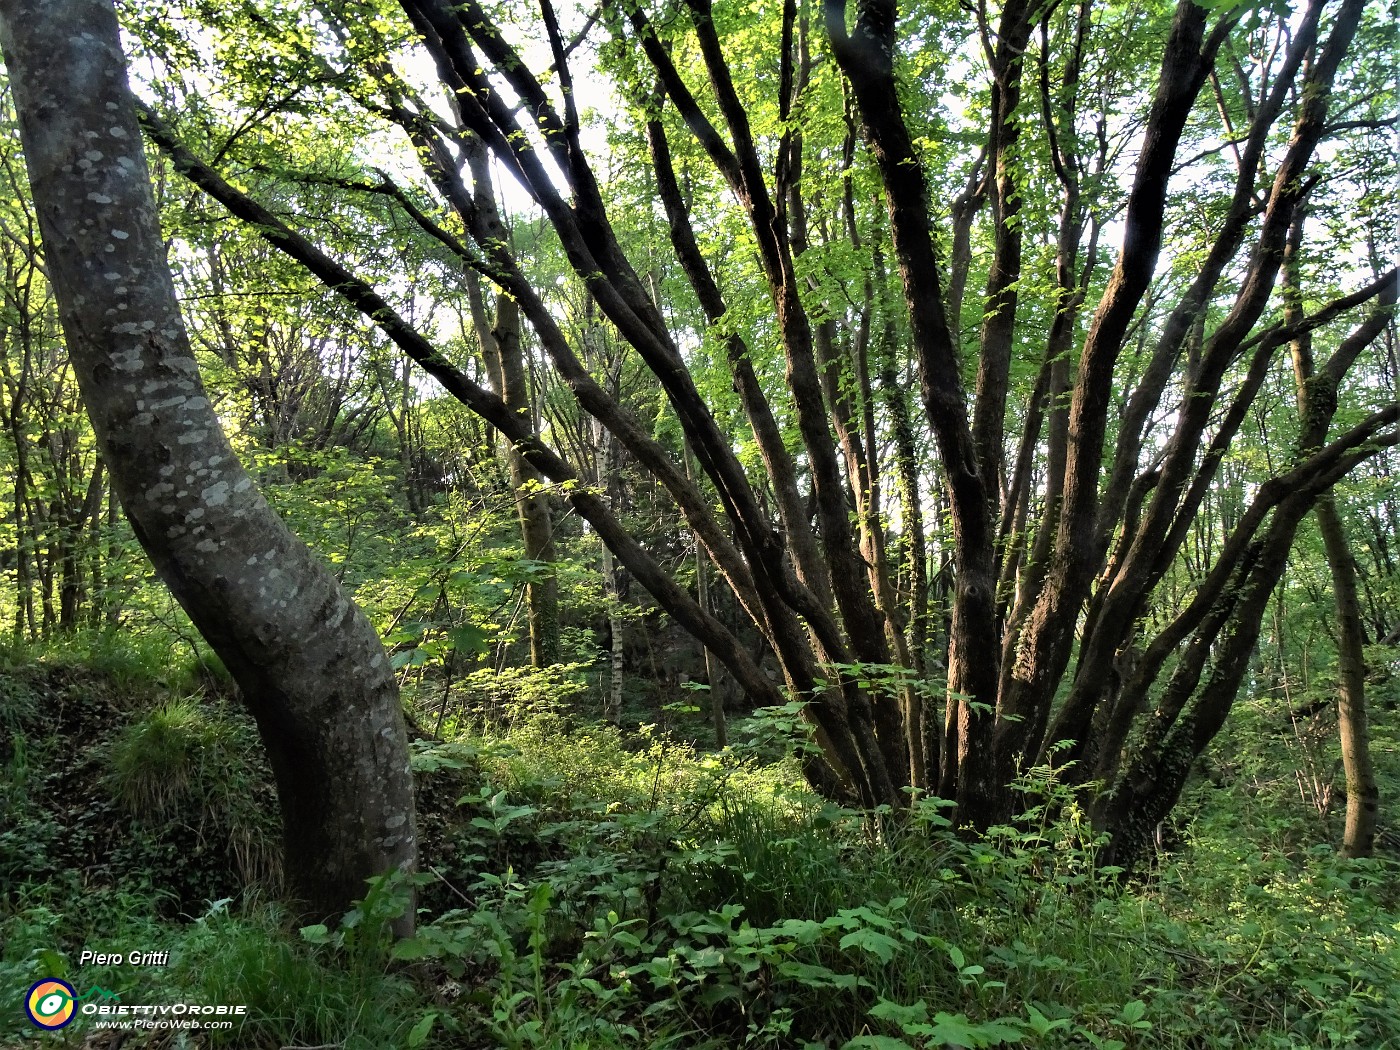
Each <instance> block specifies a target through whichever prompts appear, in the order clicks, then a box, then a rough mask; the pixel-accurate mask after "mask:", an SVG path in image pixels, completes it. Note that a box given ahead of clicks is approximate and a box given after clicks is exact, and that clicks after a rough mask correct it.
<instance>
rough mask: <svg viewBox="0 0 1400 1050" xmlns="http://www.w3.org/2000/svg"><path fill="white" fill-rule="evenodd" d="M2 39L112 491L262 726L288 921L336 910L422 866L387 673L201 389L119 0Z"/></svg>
mask: <svg viewBox="0 0 1400 1050" xmlns="http://www.w3.org/2000/svg"><path fill="white" fill-rule="evenodd" d="M0 30H2V31H3V32H2V33H0V43H3V46H4V55H5V62H6V65H7V67H8V70H9V73H10V77H11V84H12V87H13V90H14V93H15V98H16V102H17V106H18V110H19V114H20V122H21V133H22V137H23V143H24V148H25V154H26V161H27V163H28V167H29V174H30V182H31V185H32V187H33V194H34V201H35V206H36V209H37V211H38V214H39V222H40V228H41V231H42V234H43V241H44V247H45V252H46V258H47V263H48V271H49V276H50V280H51V281H52V285H53V289H54V293H55V295H56V297H57V299H58V302H59V310H60V316H61V318H62V321H63V326H64V331H65V333H66V334H67V338H68V346H69V352H70V355H71V357H72V361H73V365H74V369H75V371H76V373H77V376H78V381H79V383H80V385H81V388H82V391H83V396H84V399H85V401H86V405H87V409H88V413H89V416H90V417H91V419H92V424H93V429H94V432H95V433H96V436H97V441H98V444H99V446H100V448H101V450H102V454H103V457H104V460H105V462H106V464H107V468H108V470H109V471H110V473H111V477H112V481H113V484H114V486H115V488H116V490H117V492H118V494H119V496H120V498H121V500H122V504H123V506H124V507H125V509H126V513H127V517H128V519H129V520H130V522H131V525H132V528H133V530H134V531H135V533H136V535H137V537H138V539H139V540H140V541H141V543H142V546H143V547H144V548H145V549H146V551H147V553H148V554H149V555H150V557H151V560H152V562H153V563H154V565H155V567H156V569H157V571H158V572H159V574H160V575H161V577H162V579H164V580H165V582H166V583H167V585H168V586H169V587H170V589H171V591H172V592H173V593H174V595H175V596H176V598H177V599H178V600H179V601H180V603H181V604H182V605H183V606H184V607H185V609H186V610H187V611H188V612H189V614H190V618H191V619H192V620H193V621H194V623H195V625H196V626H197V627H198V628H199V630H200V631H201V633H202V634H203V635H204V636H205V638H206V639H207V640H208V641H209V643H210V644H211V645H212V646H213V648H214V649H215V651H216V652H218V654H219V655H220V657H221V658H222V659H223V661H224V663H225V665H226V666H227V667H228V668H229V670H230V672H231V673H232V674H233V676H234V678H235V679H236V680H237V681H238V683H239V685H240V687H241V689H242V692H243V695H244V697H245V698H246V701H247V704H248V706H249V709H250V710H251V712H252V714H253V716H254V718H255V719H256V720H257V723H258V727H259V730H260V732H261V735H262V738H263V741H264V743H265V745H266V747H267V749H268V755H269V758H270V760H271V764H272V767H273V772H274V774H275V776H276V779H277V786H278V796H279V800H280V802H281V807H282V815H283V821H284V826H285V831H286V838H285V847H286V865H285V868H286V872H287V875H288V877H289V880H290V883H291V889H292V892H293V893H294V894H295V896H296V898H297V900H298V910H299V913H300V914H302V915H305V916H312V917H326V916H331V915H334V914H338V913H341V912H343V911H344V910H345V909H346V908H347V907H348V906H349V904H350V902H351V901H352V900H354V899H355V898H357V897H361V896H363V895H364V892H365V879H366V878H368V877H370V876H373V875H379V874H383V873H385V872H388V871H390V870H393V869H396V868H412V867H413V865H414V863H415V861H416V846H415V837H414V816H413V784H412V776H411V773H410V770H409V767H408V748H407V741H406V737H405V732H404V722H403V714H402V711H401V709H400V707H399V703H398V692H397V688H396V685H395V681H394V677H393V675H392V673H391V672H390V669H389V666H388V661H387V660H386V659H385V656H384V653H383V650H382V648H381V646H380V644H379V639H378V638H377V637H376V636H375V634H374V631H373V629H372V628H371V627H370V625H369V624H368V622H367V621H366V620H365V619H364V617H363V615H362V614H361V613H360V612H359V610H358V609H357V608H356V607H355V605H354V604H353V602H351V601H350V599H349V598H348V597H347V596H346V595H345V594H344V593H343V592H342V591H341V589H340V587H339V586H338V585H337V584H336V582H335V579H334V577H333V576H332V575H331V574H330V573H329V572H328V571H326V569H325V568H324V567H323V566H321V565H320V563H319V562H317V561H316V560H315V559H314V558H313V556H312V555H311V553H310V551H309V550H308V549H307V548H306V546H305V545H304V544H302V543H301V542H300V541H299V540H297V539H296V537H294V536H292V535H291V533H290V532H288V531H287V529H286V527H285V526H284V525H283V524H282V522H281V521H280V520H279V519H278V518H277V516H276V515H275V514H274V513H273V512H272V510H271V509H270V508H269V507H268V505H267V503H266V502H265V501H264V500H263V498H262V496H261V494H260V493H259V492H258V490H257V488H256V486H255V485H254V484H253V482H252V480H251V479H250V478H249V477H248V476H247V474H246V473H245V472H244V471H243V469H242V467H241V466H240V465H239V463H238V461H237V459H236V458H235V456H234V454H233V451H232V450H231V449H230V447H229V445H228V442H227V441H226V440H225V438H224V436H223V434H222V432H221V430H220V428H219V421H218V418H217V416H216V415H215V413H214V411H213V409H212V408H211V406H210V404H209V401H208V399H207V398H206V396H205V394H204V390H203V386H202V384H201V382H200V377H199V373H198V369H197V366H196V364H195V361H194V357H193V355H192V353H191V350H190V346H189V340H188V336H187V335H186V332H185V327H184V323H183V321H182V319H181V316H180V311H179V305H178V303H177V300H176V297H175V289H174V286H173V284H172V281H171V276H170V271H169V268H168V266H167V264H166V261H165V247H164V243H163V241H162V235H161V230H160V223H159V216H158V213H157V211H156V205H155V201H154V198H153V195H152V192H151V187H150V180H149V174H148V171H147V168H146V162H145V157H144V154H143V151H142V145H141V134H140V129H139V127H138V125H137V121H136V114H135V110H134V107H133V103H132V99H131V96H130V91H129V88H128V85H127V78H126V67H125V59H124V57H123V54H122V50H121V44H120V40H119V36H118V29H117V22H116V16H115V13H114V11H113V8H112V5H111V3H110V2H109V0H70V2H65V3H46V4H31V3H21V2H19V0H5V2H4V3H0ZM412 921H413V917H412V912H411V911H410V912H409V914H408V915H407V916H405V917H404V920H403V921H402V922H401V923H400V928H401V930H402V931H405V932H406V931H407V930H410V929H411V927H412Z"/></svg>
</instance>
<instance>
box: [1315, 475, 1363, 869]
mask: <svg viewBox="0 0 1400 1050" xmlns="http://www.w3.org/2000/svg"><path fill="white" fill-rule="evenodd" d="M1313 515H1314V516H1315V517H1316V518H1317V528H1318V531H1319V532H1321V533H1322V543H1323V546H1324V547H1325V548H1326V550H1327V567H1328V568H1329V569H1330V570H1331V573H1332V594H1333V596H1334V598H1335V600H1336V607H1337V734H1338V736H1340V737H1341V744H1342V771H1343V774H1344V775H1345V777H1346V785H1347V815H1346V827H1345V830H1344V831H1343V832H1342V848H1341V853H1342V856H1344V857H1369V856H1370V855H1371V850H1372V849H1373V848H1374V846H1375V839H1376V822H1377V816H1378V811H1379V809H1380V790H1379V789H1378V787H1377V786H1376V771H1375V769H1374V767H1373V766H1372V764H1371V734H1370V729H1369V728H1368V726H1367V723H1366V660H1365V656H1364V654H1363V651H1362V647H1363V645H1364V643H1365V640H1366V639H1365V632H1364V631H1363V630H1362V627H1361V603H1360V601H1359V600H1358V599H1357V593H1356V566H1355V564H1354V563H1353V562H1352V560H1351V550H1350V549H1349V548H1348V546H1347V539H1346V533H1345V531H1344V530H1343V529H1342V519H1341V516H1340V515H1339V514H1338V513H1337V505H1336V502H1335V501H1334V499H1333V497H1332V495H1331V493H1328V494H1327V495H1326V496H1324V497H1323V498H1322V499H1321V500H1320V501H1318V504H1317V506H1316V507H1315V508H1314V509H1313Z"/></svg>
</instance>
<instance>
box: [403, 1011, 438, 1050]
mask: <svg viewBox="0 0 1400 1050" xmlns="http://www.w3.org/2000/svg"><path fill="white" fill-rule="evenodd" d="M437 1019H438V1015H437V1013H436V1012H434V1013H429V1014H424V1015H423V1019H422V1020H421V1021H419V1022H418V1023H417V1024H416V1025H414V1026H413V1027H412V1028H411V1029H409V1032H408V1045H409V1046H410V1047H414V1046H422V1045H423V1044H424V1043H425V1042H427V1041H428V1033H429V1032H431V1031H432V1030H433V1025H434V1024H435V1023H436V1022H437Z"/></svg>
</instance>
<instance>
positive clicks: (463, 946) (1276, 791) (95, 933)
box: [0, 652, 1400, 1050]
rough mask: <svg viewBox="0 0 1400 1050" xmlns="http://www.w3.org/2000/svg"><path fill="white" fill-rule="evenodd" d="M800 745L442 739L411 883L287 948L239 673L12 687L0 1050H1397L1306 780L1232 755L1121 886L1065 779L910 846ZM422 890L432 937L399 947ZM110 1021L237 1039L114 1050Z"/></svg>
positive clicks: (267, 804) (1349, 864)
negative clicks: (397, 934)
mask: <svg viewBox="0 0 1400 1050" xmlns="http://www.w3.org/2000/svg"><path fill="white" fill-rule="evenodd" d="M1246 724H1247V723H1246ZM449 728H454V727H450V726H449ZM1241 731H1242V732H1250V731H1254V732H1257V730H1248V729H1245V730H1241ZM783 732H784V727H783V726H782V725H781V724H778V723H775V722H774V721H773V720H771V719H770V720H767V721H762V720H760V721H757V722H753V723H750V724H748V725H747V726H741V727H736V733H735V738H736V739H740V740H748V741H750V743H749V744H746V745H740V746H738V747H736V748H734V749H731V750H730V751H728V752H726V753H724V754H712V753H706V752H703V751H699V750H697V749H696V748H695V747H694V746H693V745H692V744H689V743H686V742H684V741H682V740H680V739H678V738H677V737H675V736H674V735H671V734H667V733H662V732H660V731H658V730H655V729H643V730H641V731H638V732H632V733H624V732H621V731H619V730H616V729H614V728H612V727H606V726H598V725H596V724H591V723H588V722H585V721H582V720H579V719H576V718H571V717H570V716H569V715H567V714H566V713H562V712H559V711H552V712H550V711H538V710H536V711H531V712H518V713H517V716H516V717H514V718H513V719H510V720H508V721H502V722H499V723H497V724H495V725H493V726H491V727H490V728H489V731H488V730H486V729H484V728H483V727H481V726H475V727H472V732H470V733H468V732H465V731H464V732H462V733H461V734H460V735H459V736H458V737H457V738H456V739H453V740H449V741H435V740H429V739H426V738H425V739H420V740H418V741H417V742H416V743H415V744H414V750H415V755H414V765H415V768H416V770H417V772H418V776H419V823H420V834H421V838H422V848H423V865H422V874H420V875H419V876H417V877H416V878H415V879H414V880H411V881H412V885H410V880H404V879H389V880H383V881H381V882H379V883H377V884H375V885H374V886H372V887H367V893H366V898H365V900H364V902H363V903H362V904H361V905H360V907H359V908H357V909H356V911H354V912H352V913H351V915H349V916H347V917H346V919H345V920H344V922H342V924H341V925H340V926H338V927H336V928H333V929H326V928H324V927H306V928H303V929H298V928H297V927H296V925H295V924H294V923H292V922H290V921H289V920H288V919H287V918H286V916H285V914H284V913H283V912H282V910H281V909H280V908H279V906H278V904H277V879H278V862H277V855H278V849H277V843H278V841H279V838H280V829H279V827H278V818H277V813H276V806H275V795H274V792H273V789H272V786H271V783H270V779H269V776H268V773H267V770H266V767H265V766H264V764H263V762H262V758H261V751H260V748H259V746H258V742H257V737H256V733H255V732H254V730H253V728H252V726H251V725H250V724H249V722H248V721H247V719H246V717H245V716H244V715H243V714H242V713H241V710H240V709H239V708H238V706H237V705H236V703H235V702H234V700H233V698H232V696H231V695H230V694H229V693H228V691H227V690H226V689H225V688H223V687H221V686H220V685H219V684H218V680H217V678H216V677H212V676H210V675H209V674H207V673H204V672H202V671H200V670H199V669H197V668H196V669H191V668H188V667H179V666H173V665H172V664H171V661H169V659H168V656H167V658H166V659H164V660H162V659H161V658H159V657H158V656H157V657H156V658H152V657H151V656H150V655H149V654H144V655H143V654H141V653H134V654H132V653H122V652H106V653H101V654H94V653H87V654H85V655H84V656H83V657H82V658H81V659H74V658H71V657H69V658H60V657H55V656H46V657H41V658H35V657H33V656H32V654H31V655H30V656H26V657H25V658H24V659H12V660H11V661H9V663H8V664H7V665H6V666H4V667H3V668H0V762H2V763H3V776H0V887H3V889H4V895H3V903H0V994H3V995H8V996H11V1002H12V1006H11V1007H9V1008H6V1009H4V1010H0V1047H20V1046H56V1047H57V1046H63V1047H91V1048H99V1047H100V1048H104V1050H118V1048H121V1050H137V1048H145V1050H149V1048H176V1047H198V1048H204V1047H211V1048H212V1047H233V1048H238V1050H242V1048H248V1050H262V1048H284V1047H336V1048H339V1050H389V1048H399V1047H405V1048H413V1047H425V1048H432V1047H444V1048H447V1047H507V1048H521V1050H525V1048H557V1050H584V1048H611V1047H646V1048H660V1047H675V1048H684V1050H691V1048H707V1047H708V1048H728V1047H774V1048H784V1047H793V1048H800V1050H818V1048H826V1047H831V1048H843V1050H861V1048H868V1050H909V1048H923V1047H943V1046H949V1047H991V1046H1002V1045H1021V1046H1028V1047H1052V1048H1053V1047H1091V1048H1100V1050H1125V1048H1138V1047H1141V1048H1149V1047H1150V1048H1157V1047H1162V1048H1175V1047H1180V1048H1188V1047H1190V1048H1207V1047H1209V1048H1214V1047H1263V1048H1275V1047H1278V1048H1282V1047H1297V1048H1302V1047H1338V1048H1355V1050H1382V1048H1386V1047H1397V1048H1400V1006H1397V1004H1400V877H1397V876H1400V864H1397V862H1396V858H1395V857H1394V856H1390V857H1386V856H1382V857H1379V858H1377V859H1374V860H1368V861H1342V860H1339V859H1338V858H1337V857H1336V856H1335V853H1334V849H1333V845H1332V842H1331V840H1330V839H1329V838H1328V837H1327V836H1328V832H1329V826H1328V824H1327V823H1326V820H1325V819H1324V818H1325V817H1326V816H1327V814H1326V812H1325V811H1324V812H1322V813H1321V814H1319V812H1317V811H1316V809H1314V810H1308V809H1306V807H1303V806H1302V805H1300V802H1299V798H1300V794H1299V792H1300V786H1301V785H1303V784H1304V783H1305V780H1304V778H1303V777H1302V775H1301V774H1299V775H1297V776H1295V777H1293V778H1292V779H1291V780H1290V778H1288V777H1287V776H1285V775H1280V776H1278V777H1275V778H1272V779H1271V778H1269V777H1267V776H1264V775H1262V774H1261V773H1260V771H1259V769H1257V768H1255V767H1252V766H1251V767H1248V768H1246V765H1244V764H1242V763H1243V760H1242V759H1239V758H1238V757H1236V758H1235V759H1233V760H1232V761H1231V762H1230V763H1227V762H1226V761H1225V760H1224V759H1219V760H1217V763H1216V767H1215V768H1214V769H1213V770H1212V771H1211V774H1212V775H1211V777H1209V778H1206V777H1202V778H1201V780H1200V783H1199V784H1197V785H1196V786H1195V787H1194V788H1193V789H1192V792H1191V794H1190V797H1189V798H1188V799H1187V800H1185V802H1184V803H1183V805H1182V807H1181V808H1180V812H1179V814H1178V819H1177V822H1176V825H1175V826H1174V827H1173V828H1171V829H1167V830H1168V839H1169V841H1170V845H1171V849H1170V850H1169V851H1165V852H1161V853H1159V854H1158V855H1157V856H1156V857H1155V858H1154V860H1153V863H1152V866H1151V869H1150V870H1148V871H1144V872H1141V873H1136V874H1134V875H1133V876H1132V877H1126V876H1124V875H1123V874H1122V873H1117V872H1113V871H1104V870H1101V869H1097V868H1096V867H1095V865H1094V863H1093V856H1094V845H1095V843H1094V838H1093V835H1092V832H1091V831H1090V829H1089V828H1088V827H1087V825H1086V824H1085V823H1084V821H1083V819H1082V814H1081V813H1080V812H1079V810H1078V808H1077V806H1076V804H1075V800H1074V798H1073V796H1072V795H1071V794H1069V793H1068V792H1066V791H1065V790H1064V789H1062V788H1059V787H1058V786H1056V785H1055V784H1053V783H1050V782H1046V781H1037V780H1035V779H1028V780H1027V781H1026V782H1025V784H1024V785H1023V787H1024V790H1025V803H1026V816H1025V818H1024V819H1023V820H1021V821H1019V822H1018V823H1017V825H1016V826H1015V827H1007V828H1000V829H994V830H993V831H992V832H991V833H990V834H988V835H987V836H986V837H985V838H983V839H981V840H977V841H968V840H967V839H965V838H960V837H958V836H955V835H953V834H952V833H951V830H950V829H949V828H948V826H947V821H946V820H945V819H944V818H943V816H942V815H941V809H942V807H941V806H940V804H939V803H938V802H937V801H936V800H925V801H924V802H921V803H920V804H918V805H917V806H916V807H915V809H914V814H913V819H912V820H911V821H909V822H907V823H906V824H905V825H903V826H901V827H899V828H897V829H896V828H894V827H892V826H891V825H889V824H888V823H883V824H882V823H881V822H880V821H879V820H874V821H872V820H871V819H870V818H868V817H866V816H862V815H860V814H857V813H852V812H849V811H845V810H841V809H837V808H835V807H832V806H829V805H825V804H823V803H822V802H821V801H820V800H818V799H816V798H814V797H813V796H812V795H811V794H810V793H809V792H807V791H806V789H805V788H804V787H803V786H802V785H801V783H800V781H799V778H798V777H797V775H796V772H795V768H794V766H793V765H792V763H791V762H788V761H781V760H779V761H774V760H772V756H773V755H775V754H777V753H778V751H777V750H775V742H780V741H781V738H782V736H783ZM1260 739H1264V737H1262V736H1261V737H1260V738H1259V739H1255V740H1251V741H1246V742H1244V744H1241V742H1240V741H1238V740H1237V741H1235V742H1234V743H1235V744H1236V745H1241V750H1230V742H1229V741H1228V740H1227V741H1224V743H1225V745H1226V747H1225V748H1224V749H1223V750H1222V752H1221V753H1222V754H1225V755H1239V754H1242V753H1246V752H1248V753H1257V752H1258V751H1259V750H1260V748H1261V746H1262V745H1261V744H1260V743H1259V740H1260ZM1294 757H1295V758H1296V756H1294ZM1378 758H1379V759H1381V760H1382V765H1384V766H1386V768H1385V769H1384V770H1383V773H1384V775H1385V777H1386V778H1387V782H1389V783H1394V782H1395V781H1396V780H1400V770H1396V769H1395V768H1391V767H1393V766H1394V764H1395V761H1394V760H1395V754H1394V750H1393V749H1389V750H1385V749H1383V751H1382V754H1380V755H1378ZM1387 763H1388V765H1387ZM1295 772H1296V770H1295ZM1285 789H1286V790H1285ZM1302 797H1304V798H1306V794H1305V793H1304V795H1303V796H1302ZM410 893H414V894H416V899H417V906H418V909H419V926H418V934H417V936H415V937H414V938H412V939H410V940H408V941H401V942H398V943H393V942H392V941H391V939H390V938H389V936H388V926H389V923H390V921H391V920H392V919H393V918H394V917H395V916H396V915H398V914H400V913H401V912H402V910H403V908H404V907H406V906H408V901H409V899H410ZM84 953H87V954H86V955H85V954H84ZM132 953H136V959H135V961H133V960H132V957H131V956H132ZM97 956H112V957H115V956H120V957H121V961H120V962H113V961H112V960H111V959H110V958H109V959H106V960H101V961H98V960H96V958H95V957H97ZM55 978H56V979H61V980H65V981H67V982H69V984H70V985H71V986H72V987H73V988H74V989H75V991H76V994H77V996H78V1000H79V1001H78V1003H77V1004H75V1008H76V1012H77V1016H76V1018H75V1020H74V1022H73V1023H72V1024H71V1025H69V1026H67V1027H65V1028H64V1029H62V1030H61V1031H55V1032H44V1031H41V1030H40V1029H39V1028H37V1027H36V1026H35V1025H33V1024H31V1023H30V1022H29V1021H28V1020H27V1018H26V1017H25V1015H24V1013H23V1012H22V1009H21V1002H22V1000H23V999H24V997H25V995H26V990H27V989H29V988H31V986H33V985H35V984H36V983H37V982H40V981H43V980H45V979H55ZM118 1004H122V1005H125V1006H127V1007H128V1014H127V1015H126V1016H128V1017H135V1018H137V1019H138V1020H140V1021H145V1022H149V1023H152V1024H154V1022H156V1021H160V1020H162V1019H170V1018H172V1017H178V1018H180V1020H181V1021H182V1023H184V1022H190V1021H192V1020H194V1019H195V1018H199V1019H200V1022H201V1024H204V1023H207V1020H206V1018H207V1016H212V1019H213V1020H214V1021H215V1022H217V1023H219V1024H224V1023H225V1021H224V1020H221V1018H223V1017H236V1020H231V1021H229V1022H228V1024H229V1027H228V1028H227V1029H226V1030H223V1029H209V1028H199V1029H196V1028H192V1027H187V1026H182V1027H164V1028H157V1027H153V1026H152V1027H145V1028H136V1027H133V1028H131V1029H128V1030H118V1029H114V1028H102V1027H99V1025H100V1024H101V1023H102V1021H103V1020H104V1019H107V1020H116V1019H118V1018H119V1016H120V1015H118V1014H116V1013H115V1008H116V1006H117V1005H118ZM133 1006H150V1007H152V1009H150V1010H147V1011H134V1012H133V1011H132V1010H131V1009H130V1008H131V1007H133ZM162 1006H163V1007H165V1008H166V1009H165V1010H164V1011H162V1010H161V1009H160V1007H162ZM180 1006H184V1007H185V1009H184V1010H183V1011H181V1010H178V1007H180ZM190 1007H201V1008H203V1007H209V1008H211V1009H212V1010H214V1011H217V1009H218V1008H219V1007H228V1008H230V1010H232V1008H235V1007H244V1008H245V1009H244V1011H243V1012H242V1013H241V1014H233V1013H230V1014H228V1015H220V1014H218V1013H217V1012H215V1013H213V1014H212V1015H204V1014H201V1013H196V1012H192V1011H191V1010H190ZM103 1009H106V1010H108V1013H102V1012H100V1011H102V1010H103Z"/></svg>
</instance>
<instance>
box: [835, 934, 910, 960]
mask: <svg viewBox="0 0 1400 1050" xmlns="http://www.w3.org/2000/svg"><path fill="white" fill-rule="evenodd" d="M841 947H842V948H859V949H861V950H862V951H866V952H869V953H870V954H871V955H874V956H876V957H877V958H878V959H879V960H880V961H881V962H882V963H887V962H889V961H890V960H891V959H893V958H894V953H895V952H897V951H898V950H899V949H901V948H903V947H904V945H903V944H901V943H900V942H899V941H897V940H895V939H894V938H893V937H887V936H886V935H885V934H883V933H881V932H880V931H878V930H852V931H851V932H850V933H848V934H846V936H844V937H842V938H841Z"/></svg>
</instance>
